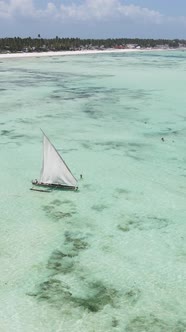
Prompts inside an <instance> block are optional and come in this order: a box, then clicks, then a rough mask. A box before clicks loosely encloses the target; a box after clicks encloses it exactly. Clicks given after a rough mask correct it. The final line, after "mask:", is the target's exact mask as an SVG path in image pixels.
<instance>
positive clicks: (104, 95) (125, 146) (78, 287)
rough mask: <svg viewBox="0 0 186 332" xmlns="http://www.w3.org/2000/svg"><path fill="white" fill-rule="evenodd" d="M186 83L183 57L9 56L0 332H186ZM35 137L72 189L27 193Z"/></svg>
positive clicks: (0, 106) (1, 99) (1, 82)
mask: <svg viewBox="0 0 186 332" xmlns="http://www.w3.org/2000/svg"><path fill="white" fill-rule="evenodd" d="M185 86H186V52H181V51H169V52H166V51H163V52H141V53H139V52H136V53H128V54H117V53H116V54H97V55H79V56H66V57H63V56H61V57H48V58H41V57H37V58H30V59H8V60H7V59H3V60H2V59H1V61H0V161H1V162H0V202H1V212H0V299H1V301H0V331H1V332H36V331H39V332H79V331H81V332H114V331H117V332H125V331H126V332H142V331H148V332H162V331H163V332H164V331H165V332H184V331H186V241H185V237H186V226H185V221H186V204H185V201H186V200H185V196H186V94H185ZM40 128H42V129H43V130H44V131H45V132H46V134H47V135H48V136H49V138H50V139H51V141H52V142H53V143H54V145H55V146H56V148H57V149H58V150H59V152H60V153H61V154H62V156H63V158H64V159H65V161H66V163H67V164H68V165H69V167H70V168H71V170H72V172H73V173H74V175H75V176H76V177H77V178H79V175H80V174H83V180H81V181H79V191H78V192H60V191H55V192H52V193H39V192H32V191H30V190H29V189H30V187H31V183H30V181H31V180H32V179H35V178H38V176H39V173H40V168H41V163H42V134H41V131H40ZM162 137H163V138H164V141H162V140H161V138H162Z"/></svg>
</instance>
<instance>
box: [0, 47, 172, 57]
mask: <svg viewBox="0 0 186 332" xmlns="http://www.w3.org/2000/svg"><path fill="white" fill-rule="evenodd" d="M174 50H175V49H161V48H160V49H148V48H146V49H144V48H143V49H136V48H134V49H133V48H131V49H130V48H129V49H126V48H125V49H105V50H83V51H56V52H55V51H49V52H32V53H26V52H25V53H24V52H23V53H3V54H0V59H13V58H31V57H52V56H67V55H86V54H105V53H131V52H152V51H156V52H160V51H174Z"/></svg>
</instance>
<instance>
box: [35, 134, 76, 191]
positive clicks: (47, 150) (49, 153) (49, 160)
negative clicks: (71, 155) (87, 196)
mask: <svg viewBox="0 0 186 332" xmlns="http://www.w3.org/2000/svg"><path fill="white" fill-rule="evenodd" d="M40 183H43V184H47V183H48V184H60V185H66V186H74V187H76V186H77V180H76V179H75V177H74V176H73V175H72V173H71V171H70V170H69V168H68V167H67V165H66V164H65V162H64V160H63V159H62V158H61V156H60V155H59V153H58V152H57V150H56V149H55V147H54V146H53V145H52V143H51V142H50V141H49V139H48V138H47V137H46V135H45V134H44V133H43V166H42V169H41V175H40Z"/></svg>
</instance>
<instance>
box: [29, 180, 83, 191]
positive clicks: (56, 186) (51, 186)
mask: <svg viewBox="0 0 186 332" xmlns="http://www.w3.org/2000/svg"><path fill="white" fill-rule="evenodd" d="M32 184H33V185H34V186H37V187H43V188H47V189H59V190H77V189H78V187H74V186H67V185H62V184H53V183H41V182H38V181H32Z"/></svg>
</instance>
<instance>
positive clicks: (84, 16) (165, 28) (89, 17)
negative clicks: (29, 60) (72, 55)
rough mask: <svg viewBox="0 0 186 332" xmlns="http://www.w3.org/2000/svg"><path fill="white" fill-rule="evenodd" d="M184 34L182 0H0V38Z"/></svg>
mask: <svg viewBox="0 0 186 332" xmlns="http://www.w3.org/2000/svg"><path fill="white" fill-rule="evenodd" d="M38 34H40V35H41V37H43V38H52V37H56V36H58V37H60V38H62V37H78V38H154V39H157V38H168V39H175V38H179V39H186V0H0V38H4V37H18V36H19V37H32V38H34V37H37V36H38Z"/></svg>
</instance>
